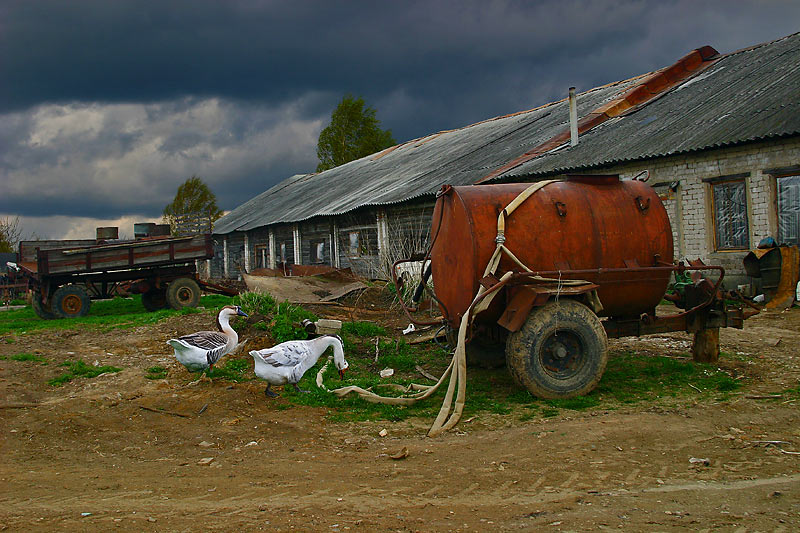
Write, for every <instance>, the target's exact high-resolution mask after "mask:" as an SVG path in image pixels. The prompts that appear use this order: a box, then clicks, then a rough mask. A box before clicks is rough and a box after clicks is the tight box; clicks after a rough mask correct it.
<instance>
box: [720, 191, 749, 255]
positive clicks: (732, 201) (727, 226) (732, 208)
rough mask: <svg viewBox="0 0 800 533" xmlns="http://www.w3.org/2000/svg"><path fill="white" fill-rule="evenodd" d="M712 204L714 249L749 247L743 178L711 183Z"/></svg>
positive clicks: (741, 248)
mask: <svg viewBox="0 0 800 533" xmlns="http://www.w3.org/2000/svg"><path fill="white" fill-rule="evenodd" d="M711 190H712V200H713V204H714V247H715V249H716V250H746V249H748V248H749V247H750V229H749V226H748V224H747V185H746V182H745V180H744V178H741V179H731V180H725V181H715V182H713V183H711Z"/></svg>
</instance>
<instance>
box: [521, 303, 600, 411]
mask: <svg viewBox="0 0 800 533" xmlns="http://www.w3.org/2000/svg"><path fill="white" fill-rule="evenodd" d="M506 362H507V364H508V370H509V372H511V376H512V377H513V378H514V380H515V381H516V382H517V383H519V384H520V385H522V386H523V387H525V388H526V389H528V391H530V392H531V393H532V394H534V395H535V396H538V397H540V398H546V399H558V398H572V397H574V396H580V395H582V394H587V393H589V392H591V391H592V390H594V388H595V387H596V386H597V383H598V382H599V381H600V378H601V377H602V376H603V371H605V369H606V363H607V362H608V338H607V336H606V332H605V329H603V326H602V324H601V323H600V319H599V318H597V315H595V314H594V313H593V312H592V311H591V310H590V309H589V308H588V307H586V306H585V305H583V304H580V303H578V302H576V301H574V300H561V301H558V302H550V303H548V304H545V305H544V306H542V307H540V308H538V309H534V310H533V311H532V312H531V314H530V316H528V319H527V321H526V322H525V324H524V325H523V326H522V328H520V330H519V331H517V332H515V333H512V334H511V335H509V337H508V341H507V343H506Z"/></svg>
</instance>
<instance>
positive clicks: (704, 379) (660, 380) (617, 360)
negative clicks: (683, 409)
mask: <svg viewBox="0 0 800 533" xmlns="http://www.w3.org/2000/svg"><path fill="white" fill-rule="evenodd" d="M690 385H692V387H690ZM693 387H696V388H697V389H700V390H701V391H709V392H711V391H713V392H730V391H734V390H737V389H739V388H740V387H741V382H739V381H737V380H735V379H733V378H731V377H730V376H729V375H728V374H726V373H725V372H724V371H722V370H720V369H719V368H717V367H715V366H714V365H709V364H703V363H695V362H693V361H692V360H691V358H689V357H687V358H686V359H685V360H683V359H675V358H671V357H659V356H641V355H636V354H632V353H628V352H624V353H620V354H616V355H615V356H613V357H610V358H609V361H608V366H607V367H606V372H605V374H604V375H603V379H602V380H600V384H599V385H598V387H597V389H596V390H595V392H594V393H592V394H596V395H597V396H598V397H599V398H600V399H604V400H605V399H614V400H616V401H619V402H621V403H634V402H638V401H641V400H653V399H656V398H660V397H676V396H679V395H684V394H687V393H689V392H691V391H694V392H693V393H692V394H695V393H696V390H695V389H693ZM590 396H591V395H590Z"/></svg>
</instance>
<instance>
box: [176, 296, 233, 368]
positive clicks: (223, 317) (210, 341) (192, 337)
mask: <svg viewBox="0 0 800 533" xmlns="http://www.w3.org/2000/svg"><path fill="white" fill-rule="evenodd" d="M236 315H241V316H248V315H247V313H245V312H244V311H242V309H241V308H240V307H239V306H238V305H226V306H225V307H223V308H222V309H221V310H220V312H219V315H218V316H217V328H218V329H219V331H198V332H197V333H190V334H189V335H184V336H182V337H178V338H177V339H170V340H168V341H167V344H169V345H170V346H172V347H173V348H174V349H175V359H177V360H178V362H180V363H181V364H182V365H183V366H185V367H186V368H187V369H188V370H189V371H190V372H195V371H198V370H205V369H209V370H210V369H212V368H213V366H214V363H216V362H217V361H219V359H220V357H222V356H223V355H225V354H228V353H230V352H231V351H232V350H233V349H234V348H236V345H237V343H238V342H239V335H237V334H236V331H234V329H233V328H232V327H231V326H230V322H229V321H230V317H232V316H236Z"/></svg>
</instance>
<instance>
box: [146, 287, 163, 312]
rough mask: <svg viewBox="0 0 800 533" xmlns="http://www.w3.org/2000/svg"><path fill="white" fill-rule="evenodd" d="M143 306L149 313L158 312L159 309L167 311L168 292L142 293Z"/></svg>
mask: <svg viewBox="0 0 800 533" xmlns="http://www.w3.org/2000/svg"><path fill="white" fill-rule="evenodd" d="M142 305H143V306H144V308H145V309H147V310H148V311H158V310H159V309H166V308H167V307H168V305H167V291H165V290H158V289H156V290H153V291H147V292H145V293H142Z"/></svg>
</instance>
